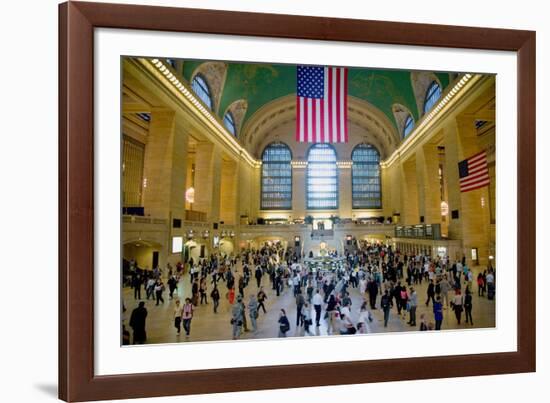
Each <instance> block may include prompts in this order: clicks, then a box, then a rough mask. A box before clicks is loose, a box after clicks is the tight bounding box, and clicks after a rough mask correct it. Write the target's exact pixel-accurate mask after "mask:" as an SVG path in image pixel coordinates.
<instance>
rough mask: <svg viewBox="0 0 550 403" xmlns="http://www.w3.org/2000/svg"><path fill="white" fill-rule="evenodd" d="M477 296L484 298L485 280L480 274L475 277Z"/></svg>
mask: <svg viewBox="0 0 550 403" xmlns="http://www.w3.org/2000/svg"><path fill="white" fill-rule="evenodd" d="M477 296H478V297H483V296H485V278H484V277H483V273H482V272H479V274H478V275H477Z"/></svg>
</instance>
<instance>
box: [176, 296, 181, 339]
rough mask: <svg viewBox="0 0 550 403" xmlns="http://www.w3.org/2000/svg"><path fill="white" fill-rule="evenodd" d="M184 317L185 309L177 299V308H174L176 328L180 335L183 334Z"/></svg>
mask: <svg viewBox="0 0 550 403" xmlns="http://www.w3.org/2000/svg"><path fill="white" fill-rule="evenodd" d="M182 315H183V307H182V306H181V303H180V300H179V299H176V306H175V307H174V327H175V328H176V330H177V331H178V335H179V334H180V332H181V317H182Z"/></svg>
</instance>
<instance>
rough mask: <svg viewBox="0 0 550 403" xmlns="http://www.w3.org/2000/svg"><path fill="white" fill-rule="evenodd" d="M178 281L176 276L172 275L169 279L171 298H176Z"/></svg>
mask: <svg viewBox="0 0 550 403" xmlns="http://www.w3.org/2000/svg"><path fill="white" fill-rule="evenodd" d="M177 284H178V282H177V281H176V277H175V276H173V275H172V276H170V278H169V279H168V290H169V291H170V299H173V298H174V291H176V288H178V285H177Z"/></svg>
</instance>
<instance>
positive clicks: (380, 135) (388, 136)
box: [241, 95, 401, 160]
mask: <svg viewBox="0 0 550 403" xmlns="http://www.w3.org/2000/svg"><path fill="white" fill-rule="evenodd" d="M348 120H349V128H350V138H349V142H348V144H347V146H348V147H351V146H354V145H356V144H357V143H360V142H365V141H366V142H370V143H372V144H373V145H374V146H376V148H377V149H378V150H379V152H380V155H381V157H382V158H387V157H389V155H390V154H391V153H392V152H393V151H394V150H395V149H396V148H397V146H398V144H399V142H400V141H401V137H400V135H399V134H398V133H397V130H396V128H395V125H394V124H393V123H392V122H391V121H390V119H389V118H388V117H387V116H386V115H385V114H384V113H383V112H382V111H380V110H379V109H378V108H376V107H375V106H374V105H372V104H370V103H369V102H367V101H364V100H362V99H359V98H356V97H352V96H349V97H348ZM295 127H296V96H295V95H288V96H285V97H281V98H278V99H276V100H274V101H272V102H270V103H268V104H266V105H264V106H263V107H262V108H260V109H259V110H258V111H256V112H255V113H254V115H252V116H251V117H250V118H248V119H247V121H246V123H245V125H244V126H243V128H242V130H241V141H242V144H243V145H244V146H245V147H246V148H247V150H248V151H249V152H251V153H252V155H254V156H255V157H256V158H258V159H259V158H260V155H261V152H262V150H263V149H264V148H265V146H266V145H267V143H268V142H271V141H282V142H285V143H287V144H289V145H291V149H292V154H293V159H297V160H301V159H304V158H305V155H306V151H307V148H308V147H307V143H296V142H295V141H294V132H295ZM341 147H342V146H339V148H341ZM349 155H350V154H349V153H342V152H340V151H339V152H338V156H339V158H341V157H343V156H347V157H346V159H349Z"/></svg>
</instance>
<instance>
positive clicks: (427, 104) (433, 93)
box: [424, 81, 441, 113]
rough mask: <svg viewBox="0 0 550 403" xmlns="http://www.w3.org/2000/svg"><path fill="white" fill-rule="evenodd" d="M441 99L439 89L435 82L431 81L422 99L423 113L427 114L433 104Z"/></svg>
mask: <svg viewBox="0 0 550 403" xmlns="http://www.w3.org/2000/svg"><path fill="white" fill-rule="evenodd" d="M440 97H441V87H440V86H439V84H438V83H437V82H436V81H432V83H431V84H430V86H429V87H428V90H427V91H426V97H425V98H424V113H426V112H428V111H429V110H430V109H432V107H433V106H434V105H435V103H436V102H437V101H438V100H439V98H440Z"/></svg>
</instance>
